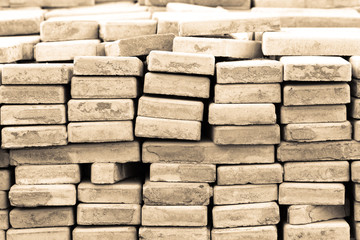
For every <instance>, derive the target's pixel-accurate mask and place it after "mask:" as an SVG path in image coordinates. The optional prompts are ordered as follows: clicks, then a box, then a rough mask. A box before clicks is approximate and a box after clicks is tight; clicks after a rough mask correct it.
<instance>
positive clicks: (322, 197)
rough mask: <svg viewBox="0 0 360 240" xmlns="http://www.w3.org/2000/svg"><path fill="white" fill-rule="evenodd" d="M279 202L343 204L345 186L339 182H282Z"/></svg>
mask: <svg viewBox="0 0 360 240" xmlns="http://www.w3.org/2000/svg"><path fill="white" fill-rule="evenodd" d="M279 204H282V205H304V204H305V205H307V204H308V205H344V204H345V186H344V185H343V184H340V183H290V182H286V183H282V184H280V186H279Z"/></svg>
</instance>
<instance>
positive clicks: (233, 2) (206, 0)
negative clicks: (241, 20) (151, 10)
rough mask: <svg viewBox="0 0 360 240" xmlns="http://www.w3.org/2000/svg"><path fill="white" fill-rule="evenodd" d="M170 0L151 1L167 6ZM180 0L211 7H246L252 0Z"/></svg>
mask: <svg viewBox="0 0 360 240" xmlns="http://www.w3.org/2000/svg"><path fill="white" fill-rule="evenodd" d="M170 2H171V1H170V0H165V1H164V0H149V3H150V4H151V5H154V6H167V3H170ZM178 2H182V3H189V4H190V3H191V4H196V5H204V6H210V7H217V6H223V7H229V6H236V7H244V9H249V8H250V1H248V0H240V1H239V0H230V1H229V0H220V1H219V0H194V1H190V0H181V1H178Z"/></svg>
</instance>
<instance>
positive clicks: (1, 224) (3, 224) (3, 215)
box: [0, 210, 10, 230]
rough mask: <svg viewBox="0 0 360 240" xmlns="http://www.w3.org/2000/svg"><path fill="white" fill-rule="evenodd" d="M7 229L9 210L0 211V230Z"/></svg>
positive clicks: (8, 226)
mask: <svg viewBox="0 0 360 240" xmlns="http://www.w3.org/2000/svg"><path fill="white" fill-rule="evenodd" d="M9 228H10V225H9V210H0V230H7V229H9Z"/></svg>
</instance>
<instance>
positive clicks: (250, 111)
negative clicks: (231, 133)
mask: <svg viewBox="0 0 360 240" xmlns="http://www.w3.org/2000/svg"><path fill="white" fill-rule="evenodd" d="M208 121H209V123H210V124H211V125H255V124H257V125H260V124H275V123H276V113H275V105H274V104H217V103H211V104H210V105H209V120H208Z"/></svg>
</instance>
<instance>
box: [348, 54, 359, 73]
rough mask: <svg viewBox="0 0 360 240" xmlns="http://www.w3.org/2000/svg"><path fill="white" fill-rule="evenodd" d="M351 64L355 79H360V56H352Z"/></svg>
mask: <svg viewBox="0 0 360 240" xmlns="http://www.w3.org/2000/svg"><path fill="white" fill-rule="evenodd" d="M349 62H350V64H351V69H352V75H353V77H354V78H360V56H352V57H350V58H349Z"/></svg>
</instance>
